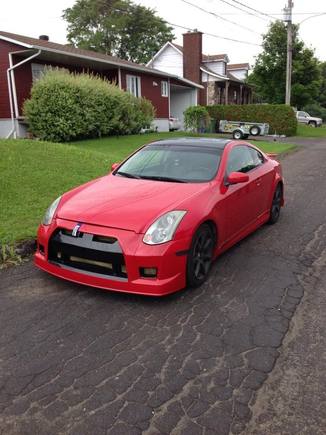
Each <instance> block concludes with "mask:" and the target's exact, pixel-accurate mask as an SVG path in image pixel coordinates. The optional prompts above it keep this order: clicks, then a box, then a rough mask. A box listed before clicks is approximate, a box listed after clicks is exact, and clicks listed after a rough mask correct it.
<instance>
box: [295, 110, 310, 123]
mask: <svg viewBox="0 0 326 435" xmlns="http://www.w3.org/2000/svg"><path fill="white" fill-rule="evenodd" d="M297 119H298V121H299V122H301V123H303V124H307V122H308V120H307V119H308V118H307V114H306V112H298V116H297Z"/></svg>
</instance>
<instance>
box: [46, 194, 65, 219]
mask: <svg viewBox="0 0 326 435" xmlns="http://www.w3.org/2000/svg"><path fill="white" fill-rule="evenodd" d="M60 199H61V196H59V198H57V199H56V200H55V201H53V202H52V204H51V205H50V207H49V208H48V209H47V210H46V212H45V215H44V218H43V220H42V224H43V225H50V223H51V222H52V218H53V216H54V213H55V211H56V209H57V208H58V205H59V202H60Z"/></svg>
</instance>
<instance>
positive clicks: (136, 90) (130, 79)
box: [127, 75, 141, 97]
mask: <svg viewBox="0 0 326 435" xmlns="http://www.w3.org/2000/svg"><path fill="white" fill-rule="evenodd" d="M127 91H128V92H130V93H131V94H132V95H134V96H135V97H141V89H140V77H138V76H130V75H127Z"/></svg>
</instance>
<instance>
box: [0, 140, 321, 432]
mask: <svg viewBox="0 0 326 435" xmlns="http://www.w3.org/2000/svg"><path fill="white" fill-rule="evenodd" d="M325 162H326V141H324V142H323V141H320V140H319V141H317V142H313V143H310V145H309V146H303V147H302V148H301V149H300V150H299V151H297V152H295V153H293V154H291V155H289V156H287V157H286V158H285V159H284V160H283V170H284V175H285V178H286V202H287V203H286V207H285V208H284V209H283V210H282V216H281V219H280V221H279V223H278V224H277V225H274V226H264V227H262V228H261V229H259V230H258V231H257V232H256V233H255V234H253V235H251V236H250V237H248V238H246V239H245V240H244V241H242V242H241V243H239V244H238V245H237V246H235V247H234V248H233V249H231V250H230V251H228V252H227V253H225V254H224V255H223V256H221V257H220V258H219V259H218V260H217V261H216V262H215V264H214V267H213V270H212V273H211V275H210V278H209V280H208V282H207V283H206V284H205V285H203V286H202V287H201V288H199V289H195V290H184V291H182V292H179V293H177V294H174V295H172V296H169V297H167V298H163V299H150V298H144V297H137V296H131V295H120V294H115V293H109V292H108V293H107V292H101V291H98V290H96V289H91V288H88V287H83V286H79V285H75V284H71V283H67V282H64V281H61V280H58V279H56V278H54V277H51V276H48V275H46V274H44V273H42V272H41V271H38V270H36V269H35V268H34V267H33V265H32V263H31V262H29V263H26V264H24V265H23V266H20V267H16V268H11V269H7V270H5V271H2V272H1V273H0V328H1V334H0V434H1V435H11V434H23V435H29V434H31V435H32V434H33V435H37V434H40V435H43V434H44V435H45V434H46V435H48V434H69V435H70V434H71V435H73V434H74V435H77V434H78V435H83V434H87V435H88V434H96V435H101V434H121V435H129V434H141V433H143V434H146V435H152V434H153V435H155V434H173V435H179V434H184V435H192V434H194V435H197V434H204V435H210V434H218V435H220V434H221V435H222V434H240V433H247V434H252V433H256V434H262V433H264V434H269V433H273V434H274V433H277V434H283V433H284V434H285V433H286V434H288V433H307V434H310V433H314V434H319V433H320V434H322V433H325V432H322V430H324V428H325V427H326V426H325V425H326V416H325V414H326V411H325V409H326V407H323V406H321V404H320V406H319V407H318V409H317V407H316V408H314V407H313V406H311V409H310V411H309V412H310V420H309V419H307V420H306V421H307V422H308V423H309V421H312V420H313V413H314V412H315V413H316V415H317V413H318V416H319V417H318V418H319V419H318V420H316V419H315V420H314V422H315V426H311V427H310V429H311V428H312V427H314V429H313V430H312V432H311V431H310V432H309V428H308V429H307V428H306V429H307V431H306V432H305V429H304V428H305V426H300V425H299V426H298V425H297V426H296V425H295V424H293V425H292V426H291V425H289V422H291V421H293V422H295V421H299V420H297V418H299V417H300V416H299V413H300V412H301V411H300V410H301V409H302V412H304V406H305V404H306V402H307V398H306V400H305V401H304V400H303V401H302V400H301V401H300V400H298V398H300V397H301V395H300V391H302V389H303V392H305V391H306V389H307V391H308V393H309V395H308V396H307V397H308V398H309V400H310V401H311V403H313V401H314V400H317V399H319V397H321V395H322V394H324V392H325V389H326V385H324V388H323V385H321V382H322V381H323V382H325V377H324V376H322V375H321V373H323V371H324V370H325V365H324V364H323V361H325V360H323V358H324V356H325V353H324V352H325V347H323V346H321V343H323V342H325V336H324V341H322V337H323V333H324V332H323V330H322V328H321V326H320V325H319V324H318V319H319V317H318V316H317V317H316V316H315V315H313V314H312V310H316V311H315V313H317V314H318V313H319V314H318V315H321V313H322V312H323V313H325V311H323V310H322V309H321V307H322V306H325V300H324V298H325V294H324V292H323V290H325V287H324V285H323V284H322V283H325V276H326V275H325V267H326V219H325V216H326V194H325V192H326V177H325V175H326V171H325ZM302 299H303V300H302ZM300 302H301V303H300ZM298 306H299V308H298V309H297V307H298ZM318 308H319V311H318ZM309 316H310V317H309ZM311 319H314V322H312V323H311V322H310V320H311ZM320 321H321V320H320ZM307 322H308V323H307ZM307 324H308V325H310V329H309V328H306V325H307ZM324 334H325V333H324ZM311 337H313V339H312V338H311ZM308 351H309V356H308V355H307V360H304V361H303V362H304V363H305V365H304V370H303V371H300V370H301V369H302V367H301V364H300V359H298V358H296V359H295V358H294V359H293V358H292V360H291V357H293V355H294V354H295V355H297V356H298V355H301V356H302V355H303V357H304V356H305V352H308ZM303 357H302V358H303ZM314 365H315V366H314ZM313 366H314V367H315V369H314V370H312V369H311V367H313ZM292 370H293V371H292ZM299 375H300V376H299ZM301 375H302V376H303V378H302V376H301ZM304 376H306V381H305V378H304ZM318 376H319V378H318ZM283 377H284V379H285V381H284V382H283ZM296 377H297V378H296ZM299 377H300V379H299ZM296 379H297V381H298V382H299V381H300V382H301V390H300V389H299V390H298V389H297V390H296V389H295V388H294V387H293V386H294V384H295V380H296ZM316 379H318V382H315V383H313V380H315V381H316ZM291 380H292V382H291ZM311 382H312V384H311ZM308 383H309V384H310V389H309V387H308V386H307V384H308ZM317 384H318V388H319V390H318V391H315V390H314V387H313V386H314V385H317ZM323 397H325V396H323ZM291 400H292V401H291ZM296 400H297V402H296ZM301 402H303V403H301ZM289 403H290V405H291V406H290V410H289V409H287V407H288V406H289ZM296 403H297V409H296V405H295V404H296ZM284 410H287V412H288V414H286V413H284V412H283V411H284ZM290 411H291V412H292V414H291V412H290ZM305 412H307V411H305ZM296 414H297V415H296ZM286 415H288V418H289V419H290V417H291V418H292V420H291V419H290V420H286ZM284 416H285V417H284ZM296 417H297V418H296ZM282 418H283V420H284V419H285V420H286V421H285V422H287V423H288V425H289V426H288V428H287V426H286V425H281V424H280V423H281V421H282ZM275 419H276V420H275ZM308 423H307V424H308ZM303 424H305V423H304V422H303ZM291 427H292V429H291ZM292 430H293V432H292ZM319 430H320V432H319Z"/></svg>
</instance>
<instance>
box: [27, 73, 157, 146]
mask: <svg viewBox="0 0 326 435" xmlns="http://www.w3.org/2000/svg"><path fill="white" fill-rule="evenodd" d="M24 114H25V116H26V118H27V122H28V125H29V130H30V132H31V133H32V134H33V135H34V136H36V137H38V138H40V139H43V140H47V141H52V142H68V141H71V140H76V139H83V138H95V137H99V136H109V135H123V134H133V133H139V131H140V130H141V129H142V128H148V127H150V124H151V122H152V120H153V118H154V108H153V106H152V104H151V102H149V101H148V100H145V99H144V98H136V97H134V96H133V95H131V94H130V93H129V92H124V91H122V90H120V89H119V88H118V87H117V86H116V85H114V84H111V83H110V82H108V81H107V80H105V79H103V78H100V77H98V76H92V75H89V74H74V73H69V72H67V71H65V70H59V69H55V70H48V71H47V72H46V73H45V74H44V75H43V76H42V77H41V78H40V79H39V80H37V81H36V82H35V83H34V85H33V87H32V91H31V97H30V99H29V100H26V101H25V104H24Z"/></svg>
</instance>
